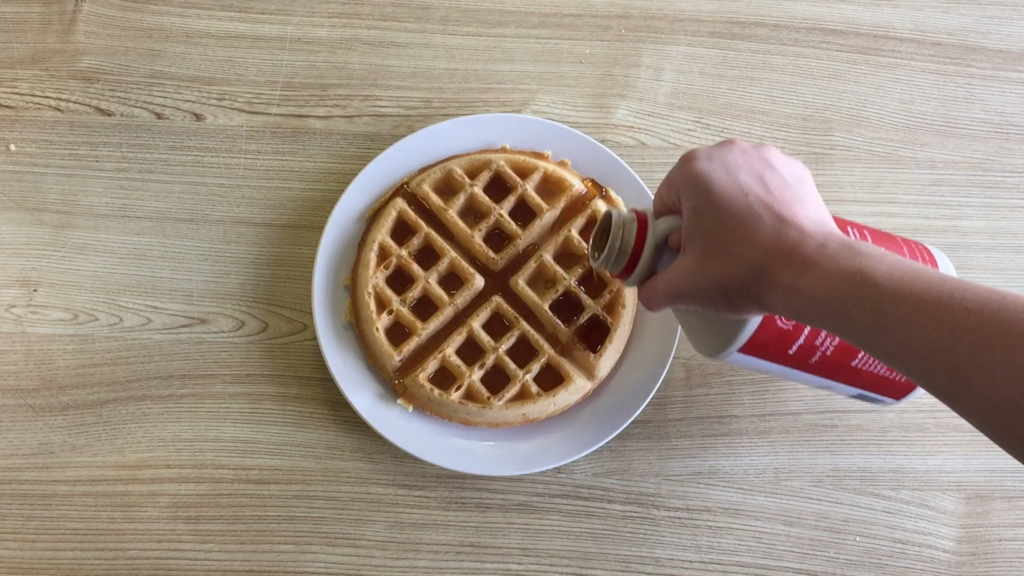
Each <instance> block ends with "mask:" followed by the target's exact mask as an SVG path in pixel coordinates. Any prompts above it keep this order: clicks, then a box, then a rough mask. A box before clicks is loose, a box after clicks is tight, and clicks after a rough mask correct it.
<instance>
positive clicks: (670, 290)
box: [637, 257, 686, 311]
mask: <svg viewBox="0 0 1024 576" xmlns="http://www.w3.org/2000/svg"><path fill="white" fill-rule="evenodd" d="M685 268H686V263H685V259H684V258H682V257H680V258H677V259H676V261H675V262H673V263H672V265H671V266H669V267H668V268H666V269H665V270H664V271H662V272H661V273H660V274H655V275H654V276H652V277H650V278H649V279H648V280H647V281H646V282H644V283H643V284H641V285H640V288H639V289H638V292H637V297H638V298H639V299H640V303H641V304H643V306H644V308H647V309H648V310H651V311H658V310H663V309H665V308H669V307H671V306H676V305H679V304H681V303H682V299H683V297H684V296H685V292H686V286H685V284H686V270H685Z"/></svg>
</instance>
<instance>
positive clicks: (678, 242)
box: [668, 228, 683, 252]
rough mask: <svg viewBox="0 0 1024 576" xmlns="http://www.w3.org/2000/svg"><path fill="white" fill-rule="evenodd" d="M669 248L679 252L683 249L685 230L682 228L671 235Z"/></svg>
mask: <svg viewBox="0 0 1024 576" xmlns="http://www.w3.org/2000/svg"><path fill="white" fill-rule="evenodd" d="M668 247H669V248H671V249H673V250H675V251H676V252H678V251H679V250H681V249H682V247H683V229H682V228H680V229H678V230H676V231H675V232H673V233H672V234H670V235H669V237H668Z"/></svg>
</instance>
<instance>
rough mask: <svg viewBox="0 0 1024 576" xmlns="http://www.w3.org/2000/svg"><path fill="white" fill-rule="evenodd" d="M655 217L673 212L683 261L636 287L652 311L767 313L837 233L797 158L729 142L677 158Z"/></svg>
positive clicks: (657, 201)
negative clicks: (787, 283)
mask: <svg viewBox="0 0 1024 576" xmlns="http://www.w3.org/2000/svg"><path fill="white" fill-rule="evenodd" d="M654 214H655V216H658V217H660V216H664V215H668V214H679V215H682V217H683V226H682V228H681V229H680V230H678V231H677V232H675V233H674V234H673V235H672V236H670V237H669V240H668V242H669V246H671V247H672V248H674V249H679V250H680V254H679V257H678V258H677V259H676V260H675V262H673V263H672V265H671V266H669V267H668V268H666V269H665V270H664V271H662V272H661V273H659V274H656V275H655V276H653V277H651V278H650V279H648V280H647V281H646V282H644V283H643V284H642V285H641V286H640V292H639V297H640V302H641V303H642V304H643V305H644V307H646V308H648V309H651V310H659V309H662V308H667V307H670V306H679V307H684V308H697V309H702V310H708V311H712V312H719V313H724V314H730V315H752V314H765V313H772V312H773V310H772V308H773V307H775V306H776V305H775V302H776V301H777V299H778V292H779V291H780V290H783V288H782V285H783V284H784V281H785V280H786V279H787V278H789V277H792V276H793V275H794V274H797V273H800V272H802V271H803V269H804V268H805V267H807V266H811V265H813V262H812V260H811V259H810V256H812V255H814V254H815V253H816V252H817V251H819V250H820V249H821V248H822V247H823V245H825V244H828V243H829V242H831V241H840V240H842V239H845V236H843V235H842V233H841V232H840V231H839V229H838V227H837V226H836V224H835V221H834V220H833V219H832V216H831V215H830V214H829V211H828V209H827V208H826V207H825V203H824V201H822V199H821V196H820V195H819V194H818V189H817V187H816V186H815V185H814V180H813V179H812V178H811V173H810V172H809V171H808V170H807V167H806V166H804V165H803V163H802V162H800V161H799V160H796V159H794V158H791V157H789V156H786V155H785V154H783V153H782V152H780V151H779V150H778V149H777V148H774V147H771V146H763V145H752V144H747V143H745V142H741V141H739V140H727V141H725V142H722V143H720V144H716V145H714V146H711V147H707V148H698V149H695V150H691V151H690V152H688V153H687V154H685V155H683V157H682V158H680V159H679V162H677V163H676V165H675V167H673V168H672V170H671V171H670V172H669V173H668V176H666V177H665V180H664V181H663V182H662V183H661V185H660V186H659V187H658V192H657V194H655V196H654Z"/></svg>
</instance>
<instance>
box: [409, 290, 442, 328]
mask: <svg viewBox="0 0 1024 576" xmlns="http://www.w3.org/2000/svg"><path fill="white" fill-rule="evenodd" d="M409 310H410V311H411V312H412V314H413V316H415V317H417V318H419V319H420V322H426V321H427V320H430V318H431V317H432V316H433V315H434V314H435V313H437V304H435V303H434V301H433V300H431V299H430V296H427V295H426V294H424V295H423V296H420V297H419V298H417V299H416V301H415V302H413V303H412V306H409Z"/></svg>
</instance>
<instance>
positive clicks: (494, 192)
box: [484, 173, 512, 204]
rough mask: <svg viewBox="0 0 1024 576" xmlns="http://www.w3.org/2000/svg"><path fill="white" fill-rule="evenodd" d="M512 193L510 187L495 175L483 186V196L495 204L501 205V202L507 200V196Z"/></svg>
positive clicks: (501, 177) (500, 177)
mask: <svg viewBox="0 0 1024 576" xmlns="http://www.w3.org/2000/svg"><path fill="white" fill-rule="evenodd" d="M511 193H512V185H511V184H509V183H508V181H507V180H505V178H504V177H503V176H501V175H500V174H497V173H495V174H494V175H493V176H491V179H490V180H488V181H487V184H486V185H484V195H485V196H487V197H488V198H490V199H491V202H494V203H495V204H501V201H502V200H504V199H505V198H508V195H509V194H511Z"/></svg>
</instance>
